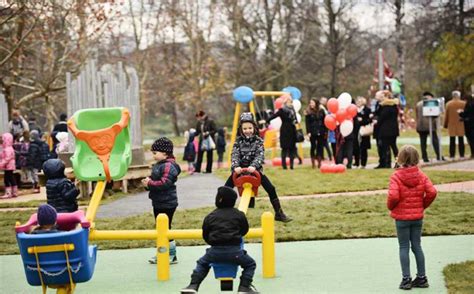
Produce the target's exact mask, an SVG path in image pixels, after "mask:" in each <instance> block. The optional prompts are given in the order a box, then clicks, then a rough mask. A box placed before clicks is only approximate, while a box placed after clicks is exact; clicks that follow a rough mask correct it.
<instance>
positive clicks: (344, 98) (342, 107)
mask: <svg viewBox="0 0 474 294" xmlns="http://www.w3.org/2000/svg"><path fill="white" fill-rule="evenodd" d="M351 102H352V97H351V94H349V93H346V92H344V93H342V94H341V95H339V97H337V99H336V98H331V99H329V100H328V104H327V107H328V110H329V112H330V114H329V115H326V117H325V118H324V125H325V126H326V127H327V128H328V129H329V130H331V131H334V130H335V129H336V127H337V126H338V125H340V127H339V130H340V132H341V134H342V135H343V136H344V137H347V136H349V135H350V134H351V133H352V130H353V129H354V124H353V123H352V119H353V118H354V117H355V116H356V115H357V106H355V105H354V104H352V103H351Z"/></svg>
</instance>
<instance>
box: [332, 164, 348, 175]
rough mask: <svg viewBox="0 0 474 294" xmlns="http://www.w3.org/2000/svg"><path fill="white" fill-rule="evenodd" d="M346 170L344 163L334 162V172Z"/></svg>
mask: <svg viewBox="0 0 474 294" xmlns="http://www.w3.org/2000/svg"><path fill="white" fill-rule="evenodd" d="M345 171H346V166H345V165H344V164H336V165H335V167H334V172H336V173H343V172H345Z"/></svg>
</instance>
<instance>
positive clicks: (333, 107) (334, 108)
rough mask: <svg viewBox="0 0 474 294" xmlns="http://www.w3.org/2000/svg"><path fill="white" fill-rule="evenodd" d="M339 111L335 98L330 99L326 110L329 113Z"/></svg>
mask: <svg viewBox="0 0 474 294" xmlns="http://www.w3.org/2000/svg"><path fill="white" fill-rule="evenodd" d="M338 109H339V101H337V99H336V98H331V99H329V100H328V110H329V112H331V113H336V112H337V110H338Z"/></svg>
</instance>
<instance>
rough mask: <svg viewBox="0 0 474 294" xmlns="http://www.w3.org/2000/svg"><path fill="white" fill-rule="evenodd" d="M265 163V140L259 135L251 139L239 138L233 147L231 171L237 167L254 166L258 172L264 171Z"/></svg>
mask: <svg viewBox="0 0 474 294" xmlns="http://www.w3.org/2000/svg"><path fill="white" fill-rule="evenodd" d="M264 162H265V149H264V147H263V139H262V138H260V137H259V136H257V135H254V136H252V137H250V138H246V137H244V136H238V137H237V139H236V140H235V143H234V146H233V147H232V156H231V170H232V171H233V170H234V169H235V168H236V167H242V168H244V167H249V166H253V167H255V169H256V170H258V171H262V170H263V163H264Z"/></svg>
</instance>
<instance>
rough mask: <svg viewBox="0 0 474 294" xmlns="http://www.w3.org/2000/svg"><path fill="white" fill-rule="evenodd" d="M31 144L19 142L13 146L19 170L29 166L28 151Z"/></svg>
mask: <svg viewBox="0 0 474 294" xmlns="http://www.w3.org/2000/svg"><path fill="white" fill-rule="evenodd" d="M29 146H30V144H28V143H26V142H17V143H15V144H13V149H14V150H15V164H16V168H17V169H21V168H22V167H27V166H28V149H29Z"/></svg>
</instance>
